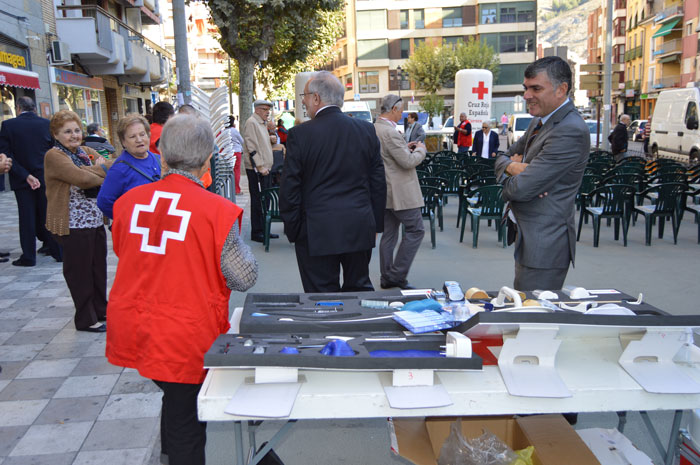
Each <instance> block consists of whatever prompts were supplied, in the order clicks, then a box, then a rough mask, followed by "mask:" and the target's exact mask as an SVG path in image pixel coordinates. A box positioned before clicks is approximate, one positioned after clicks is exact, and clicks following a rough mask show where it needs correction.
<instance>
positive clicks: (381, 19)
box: [357, 10, 386, 31]
mask: <svg viewBox="0 0 700 465" xmlns="http://www.w3.org/2000/svg"><path fill="white" fill-rule="evenodd" d="M376 29H386V10H367V11H358V12H357V30H358V31H372V30H376Z"/></svg>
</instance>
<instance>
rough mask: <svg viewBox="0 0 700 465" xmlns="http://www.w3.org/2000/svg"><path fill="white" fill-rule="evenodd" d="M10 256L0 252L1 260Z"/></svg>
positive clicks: (7, 253) (8, 253)
mask: <svg viewBox="0 0 700 465" xmlns="http://www.w3.org/2000/svg"><path fill="white" fill-rule="evenodd" d="M9 256H10V252H0V257H1V258H7V257H9Z"/></svg>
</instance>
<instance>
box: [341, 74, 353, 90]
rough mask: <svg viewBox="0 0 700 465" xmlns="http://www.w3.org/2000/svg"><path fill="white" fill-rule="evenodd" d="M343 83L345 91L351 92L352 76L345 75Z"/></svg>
mask: <svg viewBox="0 0 700 465" xmlns="http://www.w3.org/2000/svg"><path fill="white" fill-rule="evenodd" d="M343 81H344V82H345V90H346V91H348V92H352V74H346V75H345V78H344V79H343Z"/></svg>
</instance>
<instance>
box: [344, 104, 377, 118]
mask: <svg viewBox="0 0 700 465" xmlns="http://www.w3.org/2000/svg"><path fill="white" fill-rule="evenodd" d="M343 113H345V114H347V115H348V116H352V117H354V118H359V119H361V120H365V121H369V122H370V123H371V122H372V112H371V111H370V109H369V103H367V102H357V101H352V102H344V103H343Z"/></svg>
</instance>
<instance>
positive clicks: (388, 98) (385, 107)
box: [379, 94, 403, 113]
mask: <svg viewBox="0 0 700 465" xmlns="http://www.w3.org/2000/svg"><path fill="white" fill-rule="evenodd" d="M399 103H400V104H401V108H403V101H402V100H401V97H399V96H398V95H396V94H386V95H385V96H384V98H383V99H382V104H381V107H380V108H379V111H380V112H382V113H389V112H390V111H391V110H392V109H393V108H394V107H395V106H396V105H398V104H399Z"/></svg>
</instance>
